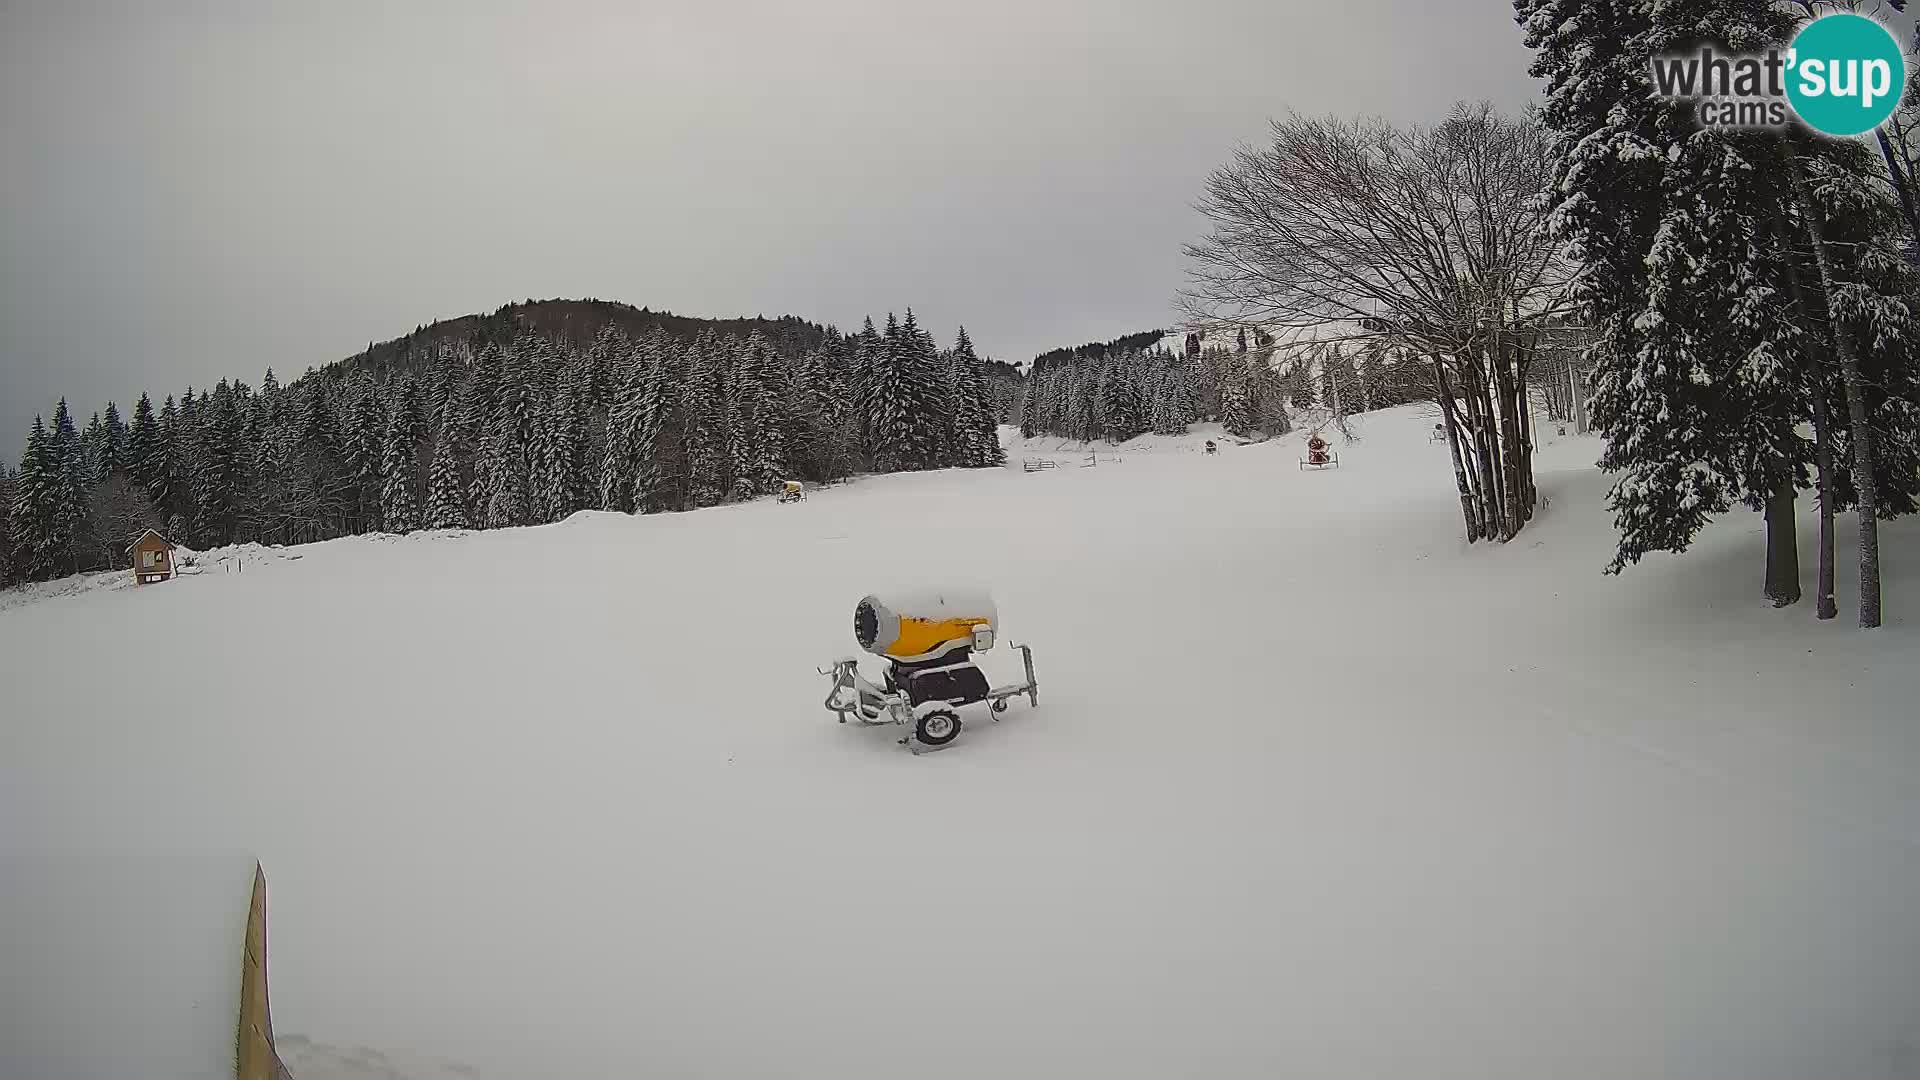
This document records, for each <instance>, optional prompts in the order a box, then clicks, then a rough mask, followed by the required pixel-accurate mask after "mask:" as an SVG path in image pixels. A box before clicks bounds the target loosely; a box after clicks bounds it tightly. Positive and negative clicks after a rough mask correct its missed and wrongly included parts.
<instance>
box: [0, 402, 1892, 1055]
mask: <svg viewBox="0 0 1920 1080" xmlns="http://www.w3.org/2000/svg"><path fill="white" fill-rule="evenodd" d="M1430 424H1431V420H1430V419H1428V418H1425V417H1422V416H1420V415H1418V413H1417V411H1415V410H1403V411H1400V412H1396V413H1392V414H1384V415H1378V416H1373V417H1368V418H1367V419H1366V422H1365V424H1364V428H1363V434H1364V438H1363V440H1362V441H1361V442H1358V443H1355V444H1352V445H1340V446H1338V447H1337V448H1338V449H1339V451H1340V453H1341V457H1342V460H1343V462H1344V467H1343V468H1341V469H1339V470H1336V471H1328V472H1320V473H1315V472H1301V471H1299V470H1298V469H1297V467H1296V464H1295V461H1296V458H1297V456H1298V454H1299V441H1300V440H1299V436H1297V435H1296V436H1290V437H1287V438H1283V439H1278V440H1274V441H1273V442H1271V443H1265V444H1259V445H1248V446H1241V445H1226V446H1225V447H1224V449H1223V451H1222V453H1221V454H1219V455H1218V456H1217V457H1213V458H1208V457H1205V456H1203V455H1201V454H1199V453H1197V452H1196V451H1195V449H1194V444H1195V443H1196V441H1197V439H1198V436H1189V437H1186V438H1184V439H1175V440H1162V441H1160V442H1158V443H1156V444H1155V446H1154V447H1153V448H1151V449H1142V448H1138V447H1119V448H1105V449H1104V451H1102V452H1101V455H1100V460H1099V464H1098V466H1097V467H1080V465H1079V462H1078V461H1077V460H1073V459H1072V456H1071V455H1070V454H1068V453H1066V452H1065V451H1066V450H1068V449H1071V448H1065V447H1061V446H1059V445H1057V441H1056V444H1055V445H1054V446H1052V447H1051V448H1050V449H1049V448H1048V447H1047V446H1044V445H1025V444H1022V445H1016V446H1014V447H1013V448H1012V450H1011V456H1012V458H1013V461H1012V462H1011V464H1010V466H1009V467H1008V468H1007V469H1004V470H990V471H983V472H950V473H939V474H930V475H914V476H890V477H879V478H873V479H868V480H863V481H861V482H858V483H854V484H850V485H846V486H842V487H838V488H834V489H830V490H825V491H817V492H814V493H812V497H811V498H810V499H809V500H808V501H807V502H805V503H801V504H796V505H790V506H777V505H775V504H773V503H772V502H765V503H757V504H753V505H746V506H736V507H729V508H723V509H717V510H710V511H702V512H699V513H694V514H685V515H668V516H656V517H648V518H628V517H621V516H614V515H603V514H583V515H580V516H577V517H576V518H574V519H572V520H569V521H567V522H564V523H562V524H559V525H554V526H547V527H542V528H533V529H521V530H510V531H502V532H489V533H476V534H471V535H463V536H457V537H447V536H435V535H414V536H408V537H404V538H361V539H353V540H341V541H335V542H331V543H326V544H318V545H313V546H309V547H305V548H301V549H298V550H297V551H296V552H295V553H297V554H300V555H302V556H303V557H302V558H301V559H299V560H298V561H291V560H284V559H274V560H270V561H266V562H262V563H260V564H258V565H255V566H250V567H249V569H248V570H247V571H246V572H245V573H207V574H202V575H200V576H198V577H193V578H188V579H182V580H179V581H175V582H171V583H168V584H166V585H164V586H156V587H152V588H143V589H138V590H133V589H116V590H96V591H91V592H85V593H80V594H76V595H70V596H65V597H60V598H54V599H48V600H44V601H42V602H39V603H33V604H26V605H20V606H16V607H13V608H10V609H8V610H5V611H0V674H3V675H4V681H5V684H6V687H7V689H6V691H5V694H6V698H5V700H6V701H7V705H8V708H9V710H10V711H9V715H8V717H7V718H6V720H5V721H4V725H0V844H4V845H6V846H7V847H8V848H35V849H48V848H57V849H64V850H73V851H147V852H165V851H169V850H173V849H175V848H178V847H181V846H195V847H203V846H206V845H209V844H227V845H232V846H234V847H238V848H243V849H246V850H249V851H253V852H257V853H258V854H259V857H260V859H261V861H262V862H263V863H264V864H265V866H266V867H267V870H268V873H269V875H270V876H271V878H272V881H273V890H274V894H273V895H274V907H273V944H272V980H273V994H274V998H273V1012H274V1021H275V1027H276V1031H277V1032H278V1033H279V1035H280V1038H281V1041H282V1044H283V1047H285V1048H286V1049H287V1055H286V1056H287V1059H288V1063H289V1065H290V1066H291V1067H292V1068H293V1070H294V1073H295V1076H296V1077H300V1078H301V1080H307V1078H305V1077H303V1076H302V1074H301V1062H302V1057H303V1056H304V1057H305V1059H306V1060H307V1061H308V1062H310V1063H312V1067H313V1068H315V1069H317V1070H323V1071H324V1077H325V1080H333V1078H334V1077H347V1076H357V1075H364V1076H392V1075H415V1076H428V1075H432V1076H436V1077H437V1076H441V1075H448V1074H458V1075H474V1076H480V1077H511V1078H518V1077H526V1078H533V1077H544V1076H561V1075H565V1076H590V1075H657V1076H693V1075H700V1076H729V1077H734V1076H789V1077H801V1076H806V1077H832V1078H834V1080H850V1078H856V1077H898V1076H903V1075H910V1076H915V1077H923V1078H932V1077H956V1078H959V1077H984V1076H1098V1077H1103V1078H1121V1077H1143V1078H1145V1077H1152V1078H1163V1077H1169V1076H1219V1077H1243V1076H1270V1075H1292V1076H1311V1077H1322V1078H1326V1077H1356V1078H1357V1077H1369V1078H1372V1077H1421V1078H1423V1080H1434V1078H1455V1077H1457V1078H1462V1080H1465V1078H1473V1080H1486V1078H1505V1077H1511V1078H1516V1080H1518V1078H1526V1080H1537V1078H1539V1077H1548V1076H1551V1077H1556V1078H1580V1077H1592V1078H1608V1080H1612V1078H1619V1077H1654V1076H1670V1077H1685V1078H1689V1080H1693V1078H1707V1077H1726V1078H1729V1080H1733V1078H1738V1080H1767V1078H1780V1080H1788V1078H1794V1080H1799V1078H1804V1077H1809V1076H1819V1077H1822V1078H1824V1080H1848V1078H1856V1077H1857V1078H1867V1077H1875V1078H1878V1077H1887V1076H1898V1075H1911V1074H1912V1073H1913V1071H1914V1070H1915V1069H1916V1068H1920V1005H1917V1004H1916V1003H1920V919H1917V918H1916V917H1915V915H1914V913H1915V912H1916V911H1920V858H1916V856H1920V841H1916V839H1915V838H1916V837H1920V723H1916V713H1920V709H1917V708H1916V705H1915V703H1916V702H1920V665H1916V664H1915V663H1914V657H1915V656H1916V655H1917V654H1920V633H1916V630H1915V626H1916V623H1915V621H1914V619H1913V618H1912V617H1911V614H1910V613H1911V612H1912V611H1913V610H1915V609H1916V606H1920V574H1916V572H1915V570H1914V567H1916V566H1920V530H1916V529H1915V527H1914V523H1912V522H1904V521H1903V522H1896V523H1892V525H1891V526H1890V527H1889V529H1888V530H1887V532H1886V534H1885V543H1886V545H1887V549H1888V554H1887V558H1886V563H1887V566H1888V568H1889V572H1890V577H1889V580H1888V582H1887V590H1888V596H1889V598H1890V607H1891V610H1892V612H1893V613H1894V616H1895V622H1894V623H1893V624H1892V625H1889V626H1888V627H1886V628H1884V629H1882V630H1880V631H1877V632H1873V633H1863V632H1860V631H1858V630H1856V629H1854V628H1852V627H1851V626H1849V625H1848V624H1847V620H1846V618H1845V616H1844V614H1843V618H1842V619H1841V620H1839V621H1838V622H1836V623H1833V624H1825V625H1822V624H1819V623H1816V622H1815V621H1814V619H1813V618H1812V612H1811V610H1810V607H1807V606H1803V607H1802V608H1799V609H1790V610H1787V611H1773V610H1771V609H1768V608H1767V607H1765V606H1764V604H1763V603H1762V602H1761V600H1760V599H1759V592H1760V574H1759V571H1760V564H1759V558H1758V550H1759V545H1760V539H1761V538H1760V534H1759V530H1758V522H1757V519H1754V518H1749V517H1747V516H1745V515H1738V516H1735V517H1733V518H1730V519H1728V520H1727V521H1725V522H1722V523H1720V524H1717V525H1716V526H1714V527H1713V528H1712V529H1710V530H1709V531H1708V533H1707V534H1706V535H1705V536H1704V537H1703V538H1702V541H1701V543H1700V545H1699V547H1698V549H1697V550H1696V551H1695V552H1693V553H1691V554H1689V555H1687V556H1685V557H1682V558H1667V557H1661V558H1656V559H1653V560H1650V562H1649V563H1648V564H1647V565H1644V566H1642V567H1639V568H1636V569H1634V570H1632V571H1630V572H1629V573H1628V574H1627V575H1625V576H1624V577H1621V578H1606V577H1603V576H1602V575H1601V573H1600V569H1601V567H1602V566H1604V565H1605V563H1606V561H1607V558H1608V556H1609V554H1610V550H1611V542H1612V536H1611V532H1610V529H1609V526H1608V522H1607V517H1606V514H1605V511H1604V509H1603V508H1602V506H1601V498H1602V494H1603V492H1604V488H1605V481H1604V478H1603V477H1601V476H1599V475H1598V474H1597V473H1596V472H1595V471H1594V470H1593V469H1592V468H1591V466H1590V465H1589V464H1588V463H1589V462H1591V461H1592V460H1593V458H1594V457H1595V456H1596V453H1597V445H1596V444H1595V443H1592V442H1590V441H1586V440H1578V439H1564V440H1559V441H1557V442H1555V443H1554V444H1552V445H1549V446H1547V447H1545V448H1544V450H1543V452H1542V455H1541V459H1540V469H1541V475H1540V486H1541V489H1542V491H1543V492H1544V493H1545V494H1546V495H1547V496H1548V498H1549V499H1550V500H1551V505H1550V506H1549V507H1548V508H1547V509H1546V510H1545V511H1544V512H1543V514H1542V516H1541V518H1540V519H1539V520H1538V521H1537V522H1536V523H1535V524H1534V525H1533V526H1532V527H1530V528H1529V529H1528V530H1527V532H1526V533H1525V534H1524V535H1523V536H1522V537H1521V538H1520V540H1519V541H1517V542H1516V543H1514V544H1511V545H1508V546H1505V547H1488V546H1482V547H1475V548H1471V549H1469V548H1466V547H1465V546H1464V545H1463V544H1462V543H1461V542H1460V540H1459V536H1458V524H1457V514H1458V509H1457V501H1456V499H1455V498H1454V496H1453V495H1452V494H1451V475H1450V469H1449V467H1448V465H1447V463H1446V454H1445V450H1444V448H1443V447H1441V446H1438V445H1433V444H1429V443H1428V442H1427V441H1426V431H1427V429H1428V428H1429V426H1430ZM1025 456H1032V457H1038V456H1051V457H1054V458H1056V459H1057V460H1058V461H1059V463H1060V465H1061V467H1060V468H1057V469H1052V470H1047V471H1044V472H1034V473H1026V472H1023V471H1022V470H1021V468H1020V465H1019V462H1020V460H1021V458H1022V457H1025ZM1811 524H1812V523H1811V519H1809V521H1808V535H1807V538H1806V541H1805V543H1806V547H1805V550H1806V551H1808V552H1811V551H1812V535H1811ZM1850 541H1851V531H1850V529H1843V532H1842V536H1841V542H1842V544H1843V545H1845V544H1847V543H1850ZM1843 562H1844V560H1843ZM1808 573H1809V576H1810V575H1811V567H1810V566H1809V568H1808ZM1850 577H1851V574H1850V573H1849V572H1848V571H1847V569H1846V567H1845V566H1844V565H1843V568H1842V574H1841V579H1842V580H1841V593H1842V596H1843V604H1842V606H1843V608H1845V607H1846V600H1845V599H1844V598H1848V597H1850V596H1851V584H1850ZM947 579H960V580H964V581H987V582H990V583H992V585H993V586H994V588H995V592H996V599H997V601H998V607H999V616H1000V620H1001V632H1002V635H1003V639H1007V640H1013V641H1020V642H1028V643H1031V644H1032V645H1033V647H1034V650H1035V658H1036V662H1037V666H1038V670H1039V677H1040V684H1041V698H1040V700H1041V704H1040V707H1039V708H1038V709H1034V710H1029V709H1028V708H1027V707H1026V706H1025V704H1024V703H1019V704H1015V705H1014V706H1013V709H1012V711H1010V712H1009V713H1008V714H1007V718H1006V719H1005V720H1004V721H1003V722H1002V723H999V724H993V723H991V722H988V721H987V720H986V718H985V716H984V714H976V715H973V716H970V717H969V723H968V726H967V729H966V731H965V733H964V734H963V735H962V736H961V737H960V741H959V743H958V744H957V745H956V747H955V748H954V749H952V750H950V751H948V752H945V753H941V754H932V755H926V756H923V757H917V758H916V757H913V756H911V755H909V754H907V753H906V752H905V751H904V750H902V749H901V748H900V747H898V746H896V745H894V743H893V741H892V739H893V737H894V736H893V733H892V732H891V731H890V730H887V729H874V730H866V729H859V728H854V727H842V726H839V725H836V724H835V723H834V722H833V720H832V718H831V716H830V715H829V714H828V713H826V712H825V711H824V710H822V709H821V708H820V699H821V697H822V696H823V695H824V693H825V692H826V683H825V680H823V679H821V678H820V677H819V676H818V675H817V674H816V673H815V667H816V666H817V665H821V664H824V663H826V662H827V661H828V660H830V659H831V658H833V657H836V656H840V655H844V654H847V653H851V652H853V651H854V643H853V641H852V638H851V628H850V621H851V617H852V607H853V605H854V603H855V602H856V601H857V600H858V599H859V597H860V596H861V595H863V594H865V593H867V592H870V591H874V590H875V589H878V588H885V587H888V586H892V585H915V584H920V583H925V582H936V581H941V580H947ZM870 663H871V662H870ZM1015 664H1016V662H1015V660H1014V657H1013V656H1012V655H1011V654H1009V653H1008V652H1006V651H1005V649H1004V647H1002V649H1001V650H999V651H997V652H996V653H994V654H992V655H990V656H989V657H988V658H987V666H988V667H989V668H990V673H991V674H993V675H995V676H996V677H1008V676H1011V675H1013V674H1014V671H1015ZM262 763H264V767H262ZM0 977H17V976H16V975H15V974H14V973H12V972H9V973H7V974H6V975H4V976H0ZM303 1043H306V1044H308V1045H310V1046H311V1047H312V1049H311V1051H310V1052H305V1053H304V1054H303V1050H304V1047H303V1046H302V1044H303ZM36 1049H37V1050H41V1051H44V1050H45V1048H44V1047H39V1048H36ZM17 1053H19V1051H18V1050H17V1049H14V1048H12V1047H6V1046H0V1075H9V1076H10V1075H15V1074H16V1070H13V1069H11V1066H12V1065H13V1064H14V1061H11V1060H9V1058H8V1055H9V1054H17ZM16 1060H17V1059H16ZM397 1062H434V1063H437V1064H433V1065H431V1066H427V1065H419V1066H417V1067H411V1068H413V1069H414V1071H413V1072H411V1073H409V1072H408V1071H407V1069H408V1068H410V1067H409V1066H403V1065H398V1064H395V1063H397ZM1902 1070H1905V1072H1904V1073H1903V1072H1902Z"/></svg>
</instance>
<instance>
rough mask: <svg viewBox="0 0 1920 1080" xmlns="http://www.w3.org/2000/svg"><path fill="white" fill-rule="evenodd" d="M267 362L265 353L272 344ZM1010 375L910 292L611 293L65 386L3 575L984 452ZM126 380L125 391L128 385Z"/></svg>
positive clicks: (697, 491) (497, 521) (744, 489)
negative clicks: (149, 377)
mask: <svg viewBox="0 0 1920 1080" xmlns="http://www.w3.org/2000/svg"><path fill="white" fill-rule="evenodd" d="M263 367H265V365H264V364H263ZM1020 389H1021V383H1020V379H1019V376H1018V375H1017V373H1015V372H1014V371H1013V369H1011V368H1008V367H1006V366H1005V365H1000V364H995V363H991V362H988V361H985V360H983V359H982V358H981V357H980V356H979V355H978V354H976V353H975V352H974V349H973V343H972V342H971V341H970V340H969V339H968V338H967V334H966V331H965V330H964V329H963V330H961V331H960V333H959V335H958V337H957V339H956V340H955V341H954V343H953V345H952V347H951V348H944V349H943V348H942V347H941V346H940V344H939V343H936V342H935V341H934V340H933V338H932V336H931V335H929V334H928V333H927V332H926V331H924V330H921V329H920V326H919V323H918V321H917V320H916V319H915V318H914V315H913V312H912V310H911V309H908V311H907V314H906V317H905V318H904V319H897V318H895V317H894V316H893V315H891V314H889V315H888V316H887V318H886V322H885V329H884V330H881V329H878V328H876V327H875V326H874V325H873V320H872V319H867V320H865V322H864V324H863V325H862V327H861V328H860V330H859V331H858V332H856V333H854V334H851V335H847V334H842V333H840V332H838V331H837V330H834V329H832V328H829V327H822V326H819V325H816V324H814V323H810V322H806V321H804V320H801V319H797V318H792V317H783V318H779V319H763V318H755V319H718V320H709V319H690V318H685V317H682V316H677V315H672V314H669V313H666V312H658V313H656V312H652V311H648V310H645V309H638V308H633V307H628V306H626V305H623V304H612V303H607V302H604V301H597V300H549V301H542V302H537V303H536V302H529V303H526V304H512V305H508V306H507V307H504V308H501V309H500V310H498V311H496V312H494V313H493V314H491V315H473V316H467V317H464V318H460V319H452V320H447V321H444V322H438V323H435V324H433V325H432V326H423V327H421V328H419V329H418V330H416V331H415V332H414V333H413V334H410V335H408V336H407V337H404V338H400V339H397V340H395V341H390V342H387V343H386V344H384V345H372V346H369V347H368V349H367V351H366V352H364V353H361V354H359V355H356V356H353V357H349V358H347V359H346V360H344V361H340V362H336V363H331V364H327V365H325V366H323V367H320V368H317V369H310V370H309V371H308V373H307V374H305V375H303V376H301V377H300V378H298V379H294V380H292V381H290V382H287V383H285V384H282V383H281V382H280V381H279V380H278V379H277V378H276V377H275V375H274V374H273V370H272V368H270V367H265V370H264V373H263V375H262V377H261V379H260V382H259V383H258V384H257V385H256V384H250V383H249V382H247V381H245V380H243V379H239V378H227V379H221V380H219V381H218V382H217V383H215V384H214V385H213V386H212V387H210V388H209V387H207V386H204V385H203V386H201V387H199V388H197V389H196V388H192V387H189V388H186V389H184V390H183V391H182V392H180V393H178V394H176V393H173V392H172V391H169V390H166V389H165V388H159V389H157V390H149V389H145V388H129V392H128V395H127V398H131V399H133V402H134V405H133V409H132V411H131V417H130V419H129V418H128V415H127V414H123V413H122V412H121V410H120V407H119V405H118V403H117V402H114V401H108V402H106V403H105V404H104V407H102V408H101V409H100V411H98V412H94V413H92V414H91V418H90V419H89V420H88V421H86V422H84V423H83V422H82V421H81V419H80V417H81V416H82V415H84V414H82V413H80V412H78V411H77V410H74V409H71V408H70V407H69V406H68V403H67V402H66V401H65V400H64V399H63V400H61V401H60V403H59V404H58V405H57V406H56V407H55V409H54V413H53V417H52V419H51V421H50V422H48V421H46V420H43V419H39V418H36V419H35V421H34V425H33V429H32V431H31V433H30V434H29V435H28V437H27V445H26V448H25V452H24V453H23V454H22V455H21V458H20V469H19V470H18V471H13V470H5V471H0V586H3V585H5V584H6V583H7V582H8V581H9V580H14V579H26V580H40V579H45V578H50V577H58V576H61V575H64V574H70V573H74V572H76V571H85V570H92V569H98V568H106V567H113V568H124V567H125V565H126V547H127V544H129V543H130V542H131V541H132V540H133V539H135V538H137V537H138V536H140V535H141V533H142V532H144V531H145V530H147V529H154V530H157V531H159V532H161V533H163V534H164V535H165V536H167V537H168V538H169V539H171V540H173V541H174V542H176V543H184V544H186V545H188V546H189V547H193V548H199V549H203V550H204V549H206V548H212V547H220V546H223V545H227V544H235V543H246V542H259V543H265V544H287V543H304V542H309V541H314V540H325V539H329V538H332V537H336V536H345V535H351V534H355V533H365V532H371V531H384V532H391V533H404V532H409V531H412V530H414V529H419V528H430V529H466V528H505V527H509V526H515V525H532V524H540V523H545V522H553V521H559V520H561V519H563V518H565V517H567V516H569V515H571V514H573V513H575V512H577V511H580V510H587V509H595V510H605V511H615V512H625V513H656V512H662V511H673V510H689V509H694V508H697V507H703V506H713V505H716V504H718V503H721V502H726V501H730V500H737V499H750V498H754V497H756V496H759V495H763V494H766V493H768V492H770V491H773V490H776V489H777V488H779V487H780V486H781V485H782V484H783V482H785V481H788V480H810V481H815V482H822V481H831V480H837V479H840V478H842V477H846V476H849V475H852V474H854V473H859V472H897V471H902V470H912V469H939V468H955V467H991V466H994V465H997V464H999V463H1000V461H1001V450H1000V442H999V437H998V426H999V424H1000V423H1002V422H1005V421H1008V420H1010V419H1011V417H1012V415H1013V413H1014V409H1015V408H1016V403H1017V401H1018V398H1019V396H1020ZM122 400H126V399H122Z"/></svg>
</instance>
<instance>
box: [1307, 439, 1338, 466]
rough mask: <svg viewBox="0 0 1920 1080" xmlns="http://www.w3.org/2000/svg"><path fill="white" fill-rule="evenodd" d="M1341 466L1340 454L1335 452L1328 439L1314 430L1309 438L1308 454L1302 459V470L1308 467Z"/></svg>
mask: <svg viewBox="0 0 1920 1080" xmlns="http://www.w3.org/2000/svg"><path fill="white" fill-rule="evenodd" d="M1339 467H1340V455H1339V454H1336V453H1334V452H1333V449H1332V448H1331V447H1329V446H1328V445H1327V440H1325V439H1323V438H1321V437H1320V433H1319V432H1317V431H1316V432H1314V433H1313V435H1312V436H1311V437H1309V438H1308V439H1307V456H1306V457H1303V458H1301V459H1300V471H1302V472H1305V471H1306V470H1308V469H1337V468H1339Z"/></svg>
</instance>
